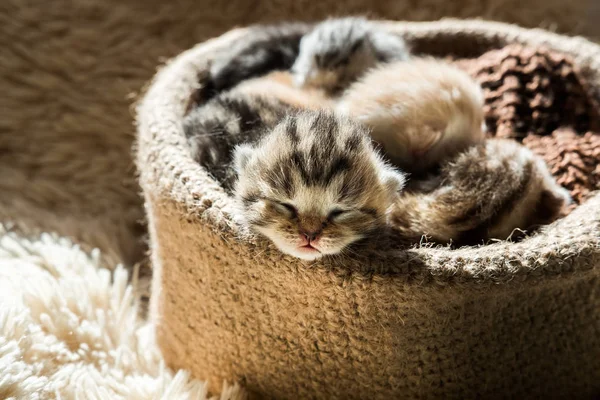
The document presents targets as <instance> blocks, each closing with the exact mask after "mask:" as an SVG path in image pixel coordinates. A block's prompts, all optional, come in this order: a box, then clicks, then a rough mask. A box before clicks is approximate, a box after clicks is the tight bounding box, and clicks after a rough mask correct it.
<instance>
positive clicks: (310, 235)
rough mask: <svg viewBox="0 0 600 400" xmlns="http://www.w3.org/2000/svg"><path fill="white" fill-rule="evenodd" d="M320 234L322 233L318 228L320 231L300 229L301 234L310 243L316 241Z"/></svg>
mask: <svg viewBox="0 0 600 400" xmlns="http://www.w3.org/2000/svg"><path fill="white" fill-rule="evenodd" d="M320 234H321V230H318V231H308V230H300V236H302V238H303V239H305V240H307V241H308V243H310V242H314V241H315V240H317V239H318V238H319V235H320Z"/></svg>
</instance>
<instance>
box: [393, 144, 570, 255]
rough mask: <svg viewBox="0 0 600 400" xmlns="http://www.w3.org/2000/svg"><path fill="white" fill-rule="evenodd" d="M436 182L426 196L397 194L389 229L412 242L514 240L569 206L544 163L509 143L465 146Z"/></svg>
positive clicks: (422, 193)
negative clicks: (427, 238)
mask: <svg viewBox="0 0 600 400" xmlns="http://www.w3.org/2000/svg"><path fill="white" fill-rule="evenodd" d="M436 180H437V181H438V183H439V184H438V185H434V187H433V188H430V190H429V192H428V193H424V192H423V191H405V192H403V194H401V196H399V198H398V200H397V201H396V203H395V204H394V207H393V210H392V212H391V217H390V223H391V225H392V226H393V227H394V228H395V229H396V230H397V231H398V232H399V233H400V234H401V236H403V237H404V238H406V239H408V240H409V241H412V242H413V243H416V242H418V241H419V240H420V239H421V237H422V236H423V235H426V236H429V237H430V238H431V239H432V240H433V241H435V242H438V243H454V244H457V245H472V244H482V243H484V242H485V241H487V240H489V239H502V240H504V239H507V238H509V237H511V235H512V238H513V239H514V238H516V236H515V235H514V234H515V233H517V234H519V232H518V231H519V230H521V231H530V230H533V229H535V228H537V227H538V226H540V225H543V224H549V223H551V222H552V221H554V220H555V219H557V218H558V217H559V216H560V215H561V211H562V210H563V207H564V206H565V205H567V204H569V203H570V202H571V198H570V196H569V193H568V192H567V191H566V190H565V189H564V188H562V187H561V186H559V185H558V184H557V183H556V181H555V180H554V178H553V177H552V176H551V175H550V172H549V171H548V168H547V166H546V164H545V163H544V161H543V160H542V159H541V158H540V157H538V156H536V155H534V154H533V153H532V152H531V151H530V150H529V149H527V148H526V147H524V146H522V145H520V144H518V143H516V142H514V141H512V140H503V139H490V140H488V141H487V142H486V143H484V144H480V145H478V146H473V147H471V148H469V149H468V150H466V151H464V152H462V153H461V154H459V155H458V156H456V157H455V158H454V159H453V160H451V161H448V162H446V163H445V164H444V165H443V167H442V169H441V175H440V176H438V177H437V178H436ZM420 183H421V184H424V186H427V185H428V182H420ZM415 186H419V182H416V183H415Z"/></svg>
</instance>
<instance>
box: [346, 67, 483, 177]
mask: <svg viewBox="0 0 600 400" xmlns="http://www.w3.org/2000/svg"><path fill="white" fill-rule="evenodd" d="M337 110H338V112H340V113H342V114H346V115H350V116H352V117H354V118H357V119H358V120H359V121H360V122H362V123H363V124H365V125H366V126H367V127H369V128H370V129H371V136H372V137H373V139H374V140H375V141H376V142H378V143H379V144H381V145H382V147H383V150H384V152H385V153H386V155H387V156H388V157H389V158H390V160H391V161H392V163H394V164H395V165H397V166H399V167H401V168H403V169H406V170H407V171H409V172H423V171H424V170H427V169H428V168H431V167H432V166H435V165H437V164H439V163H440V162H442V161H443V160H444V159H446V158H448V157H451V156H453V155H455V154H457V153H458V152H460V151H462V150H464V149H465V148H467V147H469V146H471V145H473V144H476V143H479V142H481V141H483V139H484V135H485V131H484V129H485V127H484V116H483V92H482V89H481V87H480V86H479V84H478V83H477V82H475V81H474V80H473V79H472V78H471V77H470V76H469V75H468V74H467V73H465V72H463V71H462V70H460V69H458V68H456V67H454V66H452V65H450V64H447V63H445V62H442V61H437V60H433V59H412V60H409V61H400V62H395V63H390V64H384V65H382V66H380V67H378V68H376V69H373V70H370V71H368V72H367V73H366V74H365V75H364V76H363V77H362V78H361V79H360V80H359V81H358V82H355V83H354V84H352V85H351V86H350V88H349V89H348V90H347V91H346V92H345V93H344V94H343V96H342V97H341V98H340V101H339V103H338V105H337Z"/></svg>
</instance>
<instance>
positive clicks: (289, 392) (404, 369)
mask: <svg viewBox="0 0 600 400" xmlns="http://www.w3.org/2000/svg"><path fill="white" fill-rule="evenodd" d="M380 24H381V26H383V27H385V28H386V29H389V30H391V31H394V32H397V33H401V34H403V35H404V36H405V37H406V38H407V40H408V41H409V42H410V43H411V45H412V46H413V48H414V49H415V50H417V51H418V52H420V53H428V54H432V55H439V56H443V55H447V54H449V53H454V54H456V55H459V56H469V55H479V54H481V53H483V52H484V51H487V50H490V49H493V48H500V47H503V46H505V45H507V44H510V43H522V44H527V45H529V46H534V47H535V46H540V45H545V46H546V47H547V48H549V49H552V50H556V51H561V52H564V53H566V54H569V55H570V56H572V57H573V59H574V60H575V62H576V63H577V65H578V66H579V67H580V68H581V72H582V74H583V75H584V76H585V77H586V79H588V81H589V82H590V84H591V85H592V86H593V91H594V95H595V97H596V98H597V99H600V47H599V46H596V45H594V44H592V43H591V42H589V41H587V40H585V39H582V38H567V37H564V36H559V35H556V34H552V33H549V32H546V31H542V30H537V29H534V30H526V29H521V28H518V27H515V26H510V25H506V24H500V23H491V22H482V21H457V20H442V21H439V22H424V23H404V22H403V23H389V22H381V23H380ZM250 32H251V31H249V30H248V29H238V30H234V31H231V32H229V33H227V34H225V35H223V36H221V37H219V38H217V39H214V40H210V41H207V42H205V43H202V44H200V45H198V46H196V47H195V48H193V49H191V50H189V51H187V52H185V53H183V54H181V55H180V56H179V57H177V58H176V59H174V60H173V61H172V62H171V63H169V64H168V65H167V66H166V67H164V68H163V69H162V70H161V71H160V72H159V73H158V74H157V76H156V78H155V80H154V82H153V83H152V85H151V86H150V87H149V90H148V91H147V93H146V96H145V98H144V99H143V101H142V102H141V103H140V105H139V109H138V135H139V137H138V150H137V163H138V168H139V171H140V178H141V184H142V188H143V192H144V196H145V200H146V208H147V214H148V221H149V228H150V245H151V249H152V262H153V266H154V277H153V287H152V301H151V303H152V304H151V311H152V318H153V320H154V323H155V324H156V334H157V340H158V343H159V344H160V346H161V348H162V350H163V353H164V356H165V359H166V360H167V362H168V363H169V365H170V366H171V367H173V368H185V369H188V370H191V371H192V373H193V374H194V375H195V376H196V377H198V378H201V379H207V380H208V381H209V382H210V384H211V389H212V390H214V391H218V390H219V388H220V386H221V384H222V382H223V381H229V382H231V381H240V382H242V383H243V384H244V385H245V386H246V387H247V388H248V389H249V391H250V392H251V393H252V394H253V395H255V396H258V397H276V398H342V399H349V398H369V399H375V398H381V399H389V398H442V397H452V398H472V397H481V398H498V397H503V398H504V397H519V398H524V397H526V398H532V397H537V396H550V397H569V398H588V397H591V396H593V395H596V394H600V196H598V195H592V196H590V197H589V199H588V200H587V201H586V202H585V203H584V204H582V205H581V206H579V207H577V209H575V210H574V211H573V212H572V213H570V214H569V215H568V216H567V217H565V218H563V219H561V220H559V221H557V222H555V223H553V224H552V225H550V226H548V227H547V229H544V230H543V231H541V232H539V233H537V234H535V235H533V236H531V237H529V238H527V239H525V240H524V241H522V242H519V243H510V242H498V243H495V244H492V245H487V246H480V247H469V248H461V249H456V250H452V249H448V248H431V247H416V248H411V249H407V250H400V249H386V248H383V247H381V248H377V249H372V250H370V251H368V252H366V253H365V254H358V255H356V256H354V257H352V258H347V259H344V261H343V262H341V261H339V259H336V261H333V260H329V259H325V260H322V261H319V262H316V263H306V262H303V261H300V260H297V259H295V258H292V257H289V256H286V255H283V254H281V253H280V252H279V251H277V250H276V249H275V248H274V247H273V246H272V245H271V244H270V243H269V242H268V241H267V240H264V239H261V238H256V239H252V240H241V239H239V238H238V236H237V233H238V232H239V231H238V226H237V225H236V223H235V222H234V216H233V215H232V213H233V211H232V210H233V207H232V199H231V198H230V197H228V195H227V194H226V193H225V191H224V190H223V189H222V188H221V187H220V186H219V185H218V184H217V183H216V182H215V181H214V180H213V179H211V178H210V176H209V175H208V174H207V172H206V171H205V170H204V169H203V168H202V167H200V166H199V165H198V164H197V163H195V162H194V161H193V160H192V158H191V157H190V155H189V152H188V149H187V147H186V146H187V145H186V140H185V137H184V133H183V128H182V118H183V116H184V113H185V110H186V106H187V105H188V103H189V100H190V97H191V95H192V93H193V92H194V91H195V90H196V89H197V88H198V79H199V77H200V80H201V79H202V76H203V75H204V74H205V72H206V70H207V68H208V66H209V63H210V61H211V59H212V58H213V57H214V56H215V55H216V54H218V53H219V51H222V49H226V48H227V47H229V46H230V45H231V44H232V43H234V42H235V41H237V40H240V39H241V38H242V37H244V36H245V35H247V34H249V33H250Z"/></svg>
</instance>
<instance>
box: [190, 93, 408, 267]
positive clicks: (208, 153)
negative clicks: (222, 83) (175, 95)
mask: <svg viewBox="0 0 600 400" xmlns="http://www.w3.org/2000/svg"><path fill="white" fill-rule="evenodd" d="M184 130H185V132H186V136H187V138H188V142H189V144H190V148H191V151H192V156H193V157H194V159H195V160H197V161H198V162H199V163H200V164H201V165H203V166H204V167H205V168H206V169H207V170H208V171H210V172H211V173H212V174H213V175H214V176H215V178H217V180H219V181H220V182H221V183H222V184H223V186H224V187H225V188H226V189H228V190H230V191H233V193H234V194H235V198H236V199H237V202H238V204H239V206H240V208H241V215H242V216H243V222H244V224H245V225H246V226H247V227H248V228H250V229H251V230H253V231H255V232H258V233H260V234H262V235H264V236H266V237H267V238H269V239H270V240H271V241H272V242H273V243H274V244H275V245H276V246H277V247H278V248H279V249H280V250H281V251H282V252H284V253H286V254H290V255H292V256H295V257H298V258H301V259H305V260H314V259H317V258H319V257H322V256H324V255H331V254H338V253H340V252H343V250H344V249H345V248H346V247H347V246H348V245H350V244H351V243H353V242H356V241H357V240H359V239H361V238H364V237H365V236H367V235H369V234H370V233H371V232H373V231H374V230H376V229H378V228H382V227H384V226H385V225H386V217H387V211H388V209H389V207H390V206H391V205H392V203H393V201H394V200H395V197H396V196H397V193H398V192H399V191H400V190H401V188H402V187H403V185H404V175H403V174H402V173H400V172H398V171H397V170H395V169H393V168H392V167H390V166H388V165H387V164H386V163H385V162H384V161H383V160H382V158H381V157H380V155H379V154H378V153H377V152H376V151H375V149H374V148H373V147H372V144H371V139H370V137H369V135H368V132H367V131H366V130H365V128H364V127H362V126H361V125H360V124H357V123H355V122H353V121H352V120H350V119H347V118H343V117H337V116H335V115H334V114H332V113H329V112H326V111H310V110H306V111H300V110H298V109H296V108H294V107H291V106H289V105H287V104H284V103H282V102H280V101H279V100H276V99H273V98H265V97H260V96H252V95H249V94H246V93H239V92H237V91H236V89H234V90H233V91H230V92H226V93H223V94H220V95H217V96H216V97H214V98H213V99H212V100H210V101H209V102H208V103H207V104H206V105H204V106H201V107H199V108H197V109H195V110H193V111H192V112H191V113H190V114H189V115H188V116H187V117H186V118H185V119H184ZM234 149H235V150H234ZM234 152H235V155H234Z"/></svg>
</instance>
